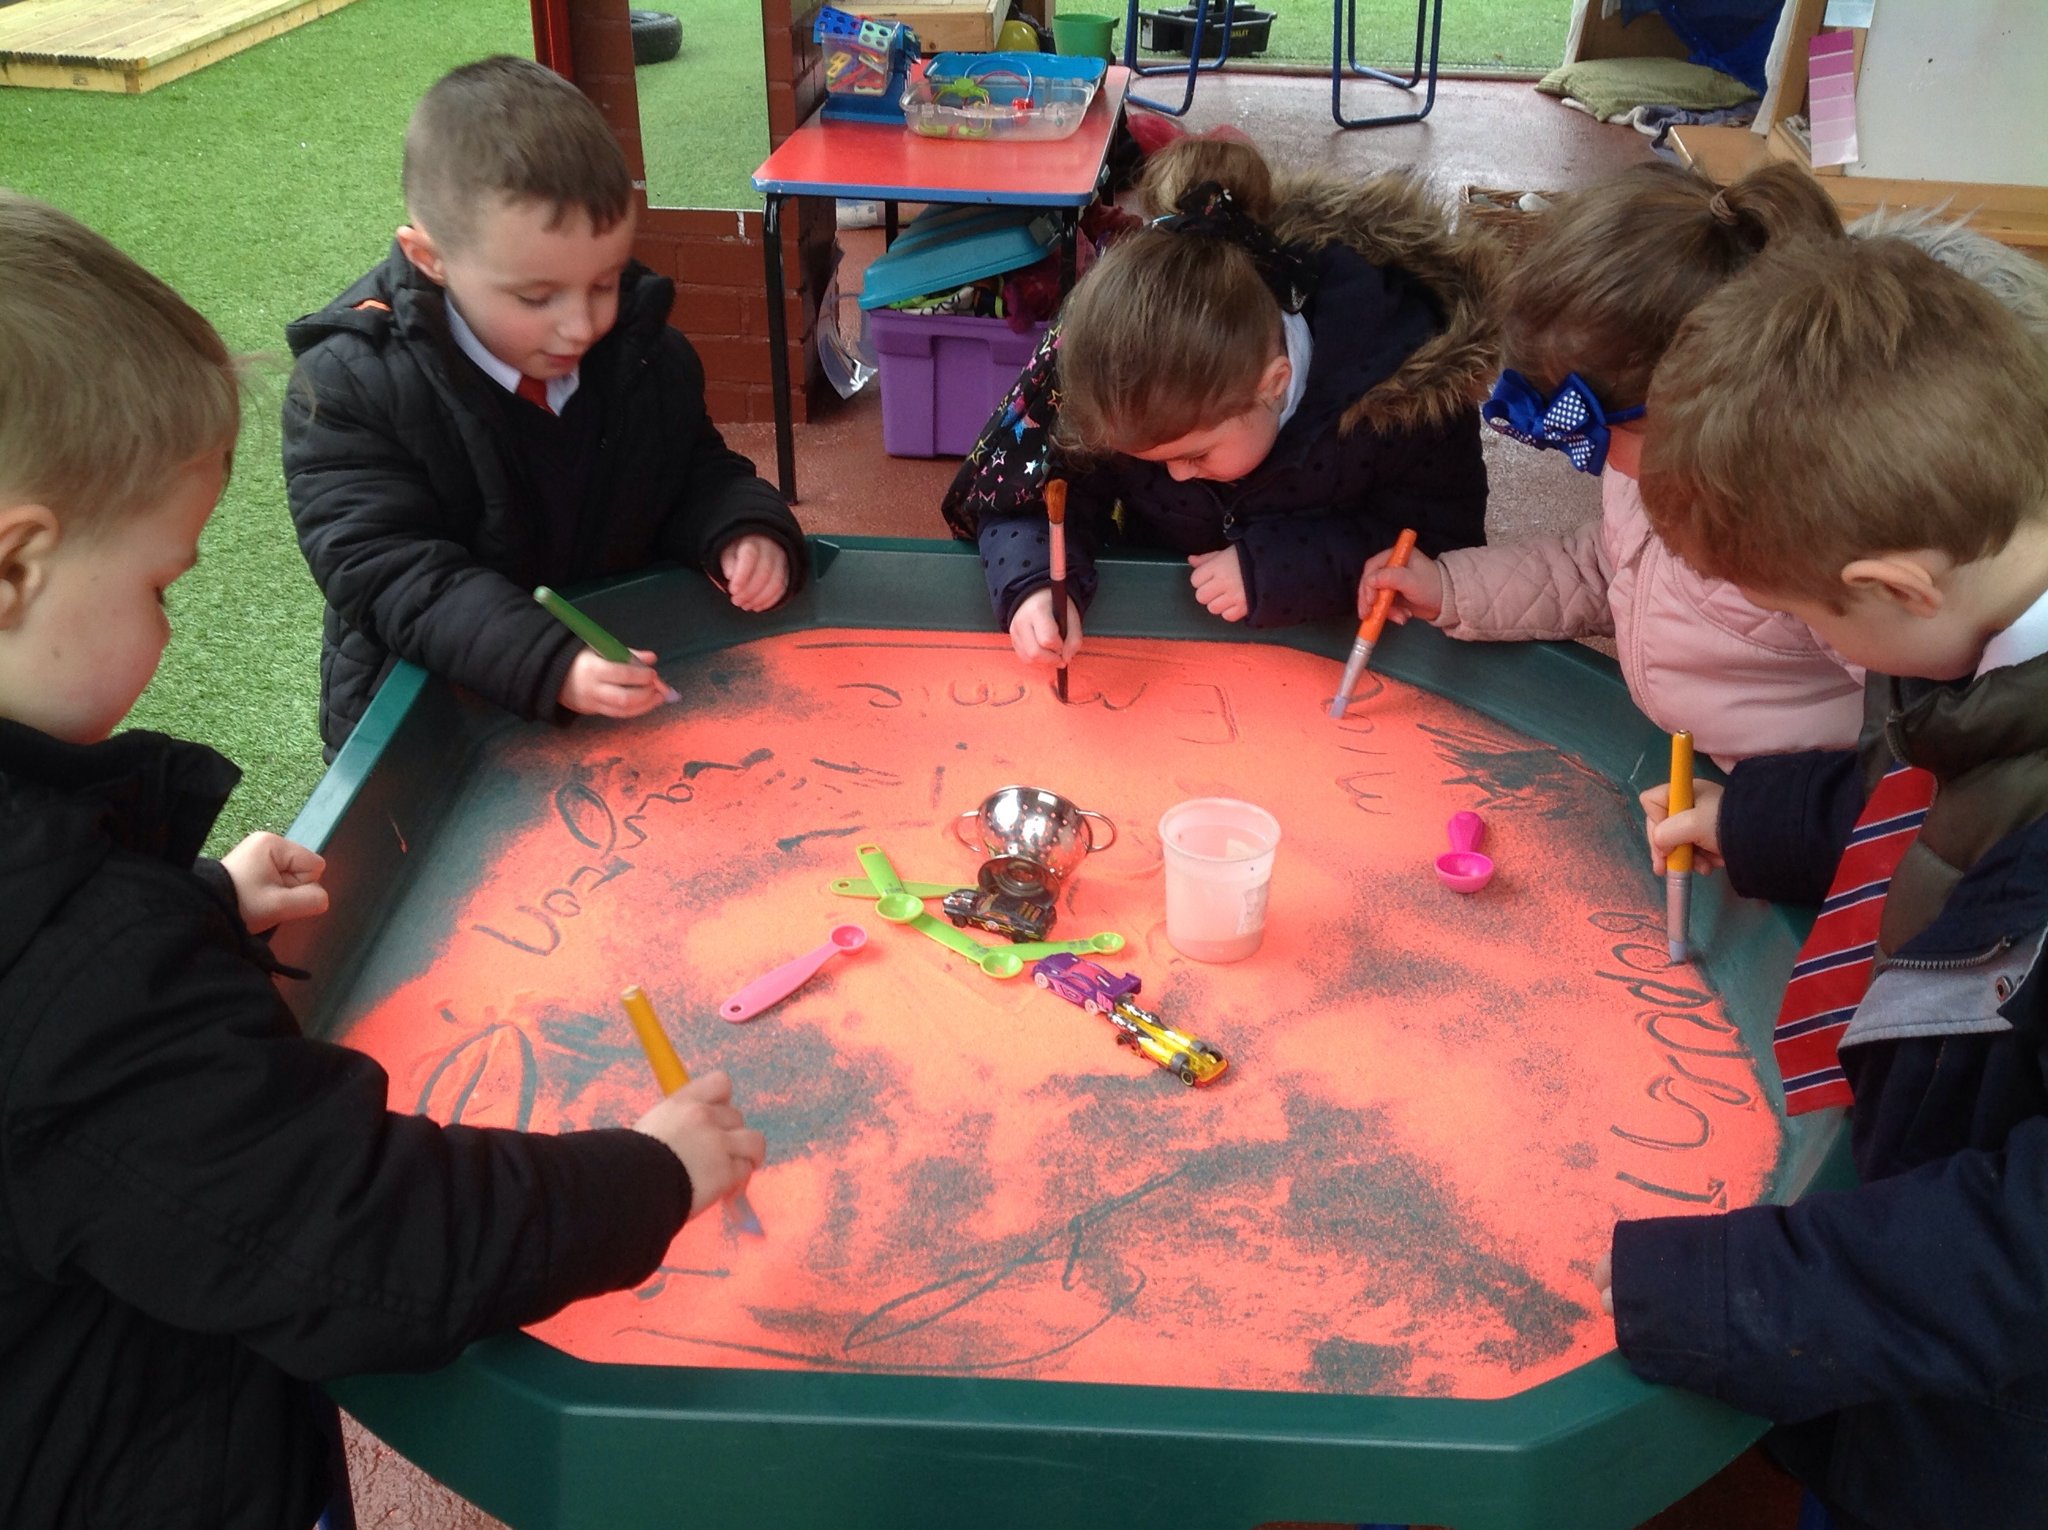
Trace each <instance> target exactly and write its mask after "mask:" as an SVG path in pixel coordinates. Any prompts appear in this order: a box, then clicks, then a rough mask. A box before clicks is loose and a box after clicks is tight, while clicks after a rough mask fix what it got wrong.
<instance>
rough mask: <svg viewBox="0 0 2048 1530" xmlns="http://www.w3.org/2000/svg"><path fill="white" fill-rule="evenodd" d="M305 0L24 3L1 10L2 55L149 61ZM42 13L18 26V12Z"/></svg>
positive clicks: (33, 0) (27, 0) (59, 0)
mask: <svg viewBox="0 0 2048 1530" xmlns="http://www.w3.org/2000/svg"><path fill="white" fill-rule="evenodd" d="M299 3H300V0H182V3H177V4H169V5H165V4H147V3H140V4H138V3H137V0H44V3H43V4H41V5H38V4H37V0H23V3H22V4H20V5H16V6H9V7H7V8H6V9H5V10H0V53H6V54H12V55H27V56H47V57H48V58H49V59H50V60H52V61H68V60H72V59H76V60H78V61H81V62H84V61H89V60H99V61H105V60H110V59H121V60H125V61H146V60H148V59H150V58H151V57H153V56H156V55H159V54H163V53H169V52H175V51H178V50H181V49H184V48H193V47H200V46H203V45H204V44H206V43H209V42H214V41H217V40H218V39H220V38H222V37H225V36H228V35H230V34H231V33H234V32H237V31H241V30H243V29H245V28H247V27H250V26H255V25H259V24H261V23H262V22H264V21H267V20H269V19H270V18H271V17H273V16H277V15H281V14H284V13H286V12H289V11H292V10H296V9H298V7H299ZM17 11H37V12H39V13H40V14H38V15H36V16H32V17H29V18H26V24H24V25H21V26H20V27H19V28H17V27H16V26H15V25H13V24H12V22H13V20H14V15H13V13H15V12H17Z"/></svg>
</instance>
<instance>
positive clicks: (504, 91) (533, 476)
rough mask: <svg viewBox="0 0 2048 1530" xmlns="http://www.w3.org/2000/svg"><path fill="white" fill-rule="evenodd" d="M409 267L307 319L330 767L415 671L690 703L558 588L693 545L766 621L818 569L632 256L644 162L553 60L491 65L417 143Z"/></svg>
mask: <svg viewBox="0 0 2048 1530" xmlns="http://www.w3.org/2000/svg"><path fill="white" fill-rule="evenodd" d="M404 182H405V195H406V207H407V215H408V218H409V220H410V221H409V222H407V223H406V224H405V225H404V226H403V227H401V228H400V229H399V230H398V234H397V239H396V241H395V243H394V245H393V247H392V250H391V253H390V255H389V256H388V257H387V258H386V259H385V261H384V263H383V264H382V265H380V266H379V267H378V268H377V269H375V270H373V271H371V272H370V273H369V274H367V275H366V276H364V277H363V278H362V280H360V281H358V282H357V283H356V284H355V285H354V286H353V287H351V288H350V289H349V290H348V291H347V292H345V293H343V294H342V295H341V296H340V297H339V298H337V299H336V300H335V301H334V302H333V303H331V304H329V305H328V306H327V307H326V308H325V309H323V310H322V311H321V312H319V313H317V314H313V315H310V316H309V317H307V318H304V319H301V320H299V321H298V322H297V323H296V324H293V325H292V326H290V328H289V329H288V330H287V338H288V339H289V340H290V343H291V347H292V350H293V351H294V352H295V353H296V354H297V355H298V356H299V358H300V360H299V370H298V375H297V378H296V379H295V382H294V386H293V388H292V390H291V392H290V393H289V394H288V396H287V398H286V401H285V417H284V461H285V482H286V489H287V491H288V493H289V496H290V499H291V509H292V519H293V520H294V522H295V523H296V524H297V527H298V533H299V545H300V547H301V548H302V549H303V550H304V552H305V554H306V561H307V563H308V564H309V565H310V566H311V568H312V571H313V577H314V579H315V580H316V581H317V582H318V583H319V585H320V588H321V591H322V592H323V593H324V594H325V595H326V597H327V617H326V630H325V642H324V644H323V648H322V653H321V661H320V680H321V703H320V731H321V736H322V737H323V739H325V741H326V744H327V750H328V756H329V758H330V759H331V758H332V757H333V754H334V751H335V750H337V749H339V748H340V746H341V744H342V742H343V741H344V740H345V739H346V738H347V737H348V735H349V734H350V732H351V731H353V729H354V728H355V725H356V723H357V722H358V721H359V720H360V719H361V717H362V714H363V711H364V709H365V708H366V707H367V706H368V705H369V702H370V698H371V697H372V696H373V695H374V694H375V693H376V690H377V688H378V687H379V686H380V685H382V684H383V681H384V677H385V676H386V675H387V674H388V673H390V670H391V667H392V666H393V665H394V664H396V663H397V662H398V660H400V659H409V660H411V661H412V662H413V663H415V664H418V665H420V666H421V667H422V668H425V669H427V670H430V671H432V672H433V673H435V674H437V675H441V676H444V677H445V678H447V679H450V680H453V681H456V682H458V683H460V684H462V685H465V686H467V687H469V688H470V689H471V690H474V691H476V692H478V693H479V694H481V695H483V696H486V697H488V698H490V699H491V700H493V701H496V702H498V703H499V704H500V705H502V706H505V707H507V708H509V709H511V710H512V711H515V712H517V713H519V714H520V715H522V716H525V717H557V716H563V715H566V714H567V713H573V712H586V713H597V714H601V715H604V716H609V717H633V716H638V715H639V714H641V713H643V712H645V711H647V710H649V709H650V708H652V707H654V706H656V705H658V704H659V703H660V702H661V700H662V699H663V697H664V695H666V694H667V692H668V687H667V685H666V684H665V682H663V681H662V679H661V678H660V677H659V676H658V675H657V674H656V673H655V671H654V670H653V669H652V668H651V667H650V666H651V664H652V662H653V659H654V656H653V655H652V654H647V653H643V654H641V655H640V659H641V662H639V663H611V662H609V661H607V660H605V659H604V658H602V657H601V656H599V655H598V654H597V653H595V652H593V651H592V650H590V649H588V648H585V647H583V645H582V644H581V643H580V642H579V641H578V640H577V639H576V638H575V637H574V636H573V635H571V634H570V633H569V632H568V631H567V630H566V629H564V628H563V627H561V626H560V625H559V624H557V623H556V622H554V621H553V620H552V619H551V618H550V617H549V616H548V614H547V613H546V612H545V611H543V610H542V609H540V608H539V607H538V606H536V605H535V604H534V603H533V599H532V592H533V589H534V587H535V586H536V585H541V584H551V585H557V586H568V585H574V584H576V583H579V582H582V581H586V580H594V579H603V578H608V577H613V576H616V575H620V574H625V573H630V572H633V571H635V570H637V569H642V568H645V567H647V566H648V565H649V564H651V563H654V562H657V561H672V562H677V563H682V564H686V565H688V566H691V567H695V568H701V569H703V570H704V571H705V572H706V573H707V574H709V575H710V576H711V577H712V578H713V579H714V580H716V581H717V582H718V583H720V584H721V585H722V586H723V587H724V588H725V590H726V592H727V594H728V595H729V596H730V597H731V599H732V602H733V604H734V605H736V606H738V607H739V608H740V609H741V610H744V611H765V610H767V609H769V608H770V607H772V606H774V605H776V604H778V603H780V602H781V601H782V600H783V599H784V598H785V597H786V596H787V595H788V594H789V593H790V592H791V591H793V590H795V589H796V588H798V587H799V586H800V585H801V584H802V583H803V581H804V578H805V574H806V569H807V562H806V554H805V547H804V541H803V535H802V533H801V531H800V530H799V529H798V527H797V523H796V519H795V517H793V516H792V515H791V514H790V512H789V507H788V506H787V505H785V504H784V503H783V502H782V498H781V496H780V495H779V494H777V493H776V491H775V490H774V489H773V488H772V487H770V486H769V485H768V484H766V483H764V482H762V481H761V479H760V478H759V477H757V476H756V475H755V473H754V465H753V463H751V462H749V461H748V460H747V459H746V458H745V457H742V456H741V455H739V454H738V453H737V452H734V451H732V450H730V449H729V448H728V447H727V446H726V445H725V442H724V441H723V440H722V439H721V438H720V436H719V434H718V430H717V428H716V427H715V426H714V425H713V424H712V423H711V419H710V416H709V415H708V414H707V413H706V410H705V400H704V368H703V365H702V363H701V362H700V361H699V360H698V358H697V353H696V352H695V351H694V350H693V349H692V348H691V346H690V343H689V341H687V340H686V339H684V338H683V336H682V335H681V333H679V332H678V331H676V330H674V329H672V328H670V327H669V324H668V314H669V309H670V307H671V305H672V304H673V302H674V298H675V286H674V283H672V282H670V281H669V280H668V279H667V278H665V277H660V276H656V275H655V274H654V273H653V272H652V271H650V270H648V269H647V268H646V267H644V266H642V265H640V264H639V263H638V262H636V261H634V260H633V259H632V246H633V234H634V227H635V219H636V212H637V209H636V203H635V199H634V193H633V188H632V183H631V180H630V179H629V177H628V175H627V171H626V163H625V159H624V156H623V155H622V154H621V153H620V151H619V147H618V145H617V143H616V142H614V141H613V139H612V136H611V132H610V130H609V129H608V128H607V127H606V126H605V124H604V120H603V118H601V117H600V116H599V115H598V112H597V109H596V108H595V107H594V106H592V105H591V103H590V102H589V101H588V100H587V99H586V98H585V97H584V96H583V95H582V93H581V92H580V91H578V90H577V89H576V87H575V86H573V85H571V84H570V83H569V82H568V81H566V80H564V79H562V78H561V77H560V76H559V75H556V74H553V73H552V72H550V71H549V70H547V69H545V68H544V67H542V66H541V65H539V64H536V63H534V62H532V61H531V60H529V59H517V58H490V59H484V60H482V61H480V62H478V63H474V64H467V65H464V66H463V67H462V68H460V69H457V70H455V71H454V72H453V73H451V74H449V75H448V76H447V77H445V78H444V79H442V80H441V81H440V82H439V83H438V84H436V85H435V86H434V87H433V88H432V89H431V90H430V91H428V92H427V94H426V96H425V97H424V98H423V99H422V100H421V102H420V105H419V107H418V108H417V109H416V110H415V112H414V114H413V119H412V123H411V125H410V126H409V128H408V129H407V132H406V144H405V170H404Z"/></svg>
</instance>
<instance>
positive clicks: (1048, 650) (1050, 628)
mask: <svg viewBox="0 0 2048 1530" xmlns="http://www.w3.org/2000/svg"><path fill="white" fill-rule="evenodd" d="M1010 646H1011V647H1012V648H1014V649H1016V650H1017V657H1018V658H1020V659H1022V660H1023V661H1024V662H1025V663H1026V664H1059V663H1062V662H1065V663H1069V664H1071V663H1072V662H1073V660H1074V655H1075V654H1077V653H1079V652H1080V651H1081V608H1080V607H1079V606H1077V605H1075V604H1074V602H1073V601H1072V600H1071V599H1070V600H1068V602H1067V641H1066V646H1065V648H1064V649H1062V647H1061V645H1060V629H1059V627H1058V625H1057V624H1055V623H1054V621H1053V619H1052V591H1051V590H1050V589H1044V590H1033V591H1032V592H1031V593H1030V594H1029V595H1026V596H1025V597H1024V600H1023V603H1022V604H1020V605H1019V606H1018V607H1017V614H1016V615H1015V616H1013V617H1011V618H1010Z"/></svg>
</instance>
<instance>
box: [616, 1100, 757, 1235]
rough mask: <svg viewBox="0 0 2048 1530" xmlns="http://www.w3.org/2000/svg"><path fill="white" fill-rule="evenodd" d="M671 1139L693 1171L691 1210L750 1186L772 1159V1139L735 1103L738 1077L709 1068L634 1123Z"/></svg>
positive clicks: (660, 1138) (693, 1212) (636, 1128)
mask: <svg viewBox="0 0 2048 1530" xmlns="http://www.w3.org/2000/svg"><path fill="white" fill-rule="evenodd" d="M633 1130H634V1131H636V1132H645V1133H646V1134H647V1135H648V1136H650V1137H653V1138H655V1139H656V1140H657V1141H660V1142H665V1143H667V1144H668V1147H669V1151H671V1152H672V1153H674V1154H675V1155H676V1157H678V1158H680V1159H681V1160H682V1161H683V1167H684V1168H685V1169H687V1170H689V1173H690V1215H691V1216H693V1217H694V1216H696V1215H697V1214H698V1213H699V1212H702V1211H706V1210H708V1209H710V1208H711V1207H713V1206H715V1205H717V1204H718V1203H719V1202H720V1201H722V1200H724V1199H725V1198H726V1197H727V1196H729V1195H731V1194H732V1193H733V1192H734V1191H735V1190H744V1189H745V1188H746V1186H747V1181H748V1180H749V1179H751V1178H753V1175H754V1171H755V1170H756V1169H758V1168H760V1167H761V1165H762V1164H763V1163H764V1162H766V1161H767V1157H768V1139H767V1138H765V1137H763V1136H762V1135H761V1134H760V1133H759V1132H757V1131H755V1130H754V1129H753V1128H751V1127H750V1126H748V1125H747V1122H746V1118H745V1117H744V1116H742V1115H741V1114H740V1112H739V1107H738V1106H737V1105H735V1104H733V1103H732V1080H731V1078H729V1077H728V1076H727V1075H725V1074H723V1073H704V1074H699V1075H698V1076H697V1077H696V1078H693V1079H691V1080H690V1081H689V1083H687V1084H685V1085H683V1087H682V1088H680V1089H678V1090H677V1091H676V1092H675V1093H674V1094H672V1095H669V1096H668V1097H667V1098H666V1099H664V1100H663V1101H662V1102H661V1103H660V1104H659V1105H657V1106H655V1107H654V1109H652V1110H650V1111H648V1112H647V1114H646V1115H644V1116H642V1117H641V1118H640V1119H639V1120H637V1121H635V1122H634V1123H633Z"/></svg>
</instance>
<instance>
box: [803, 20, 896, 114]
mask: <svg viewBox="0 0 2048 1530" xmlns="http://www.w3.org/2000/svg"><path fill="white" fill-rule="evenodd" d="M811 41H813V42H815V43H816V44H818V46H819V47H820V48H821V49H823V51H824V54H825V89H826V90H828V91H830V92H832V93H833V94H834V95H840V96H877V97H887V96H889V95H890V93H891V91H892V89H901V81H902V77H903V75H904V74H905V72H906V70H907V66H908V62H909V60H911V59H914V58H916V57H917V54H918V41H917V33H915V32H914V31H912V30H911V29H910V28H909V27H907V26H905V25H904V24H903V23H902V22H900V21H875V20H873V19H871V18H870V17H867V16H857V15H854V14H853V13H852V12H850V11H842V10H840V9H838V8H837V7H835V6H830V5H828V6H826V7H824V9H822V10H820V11H819V12H818V16H817V19H816V20H815V21H814V22H812V24H811Z"/></svg>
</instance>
